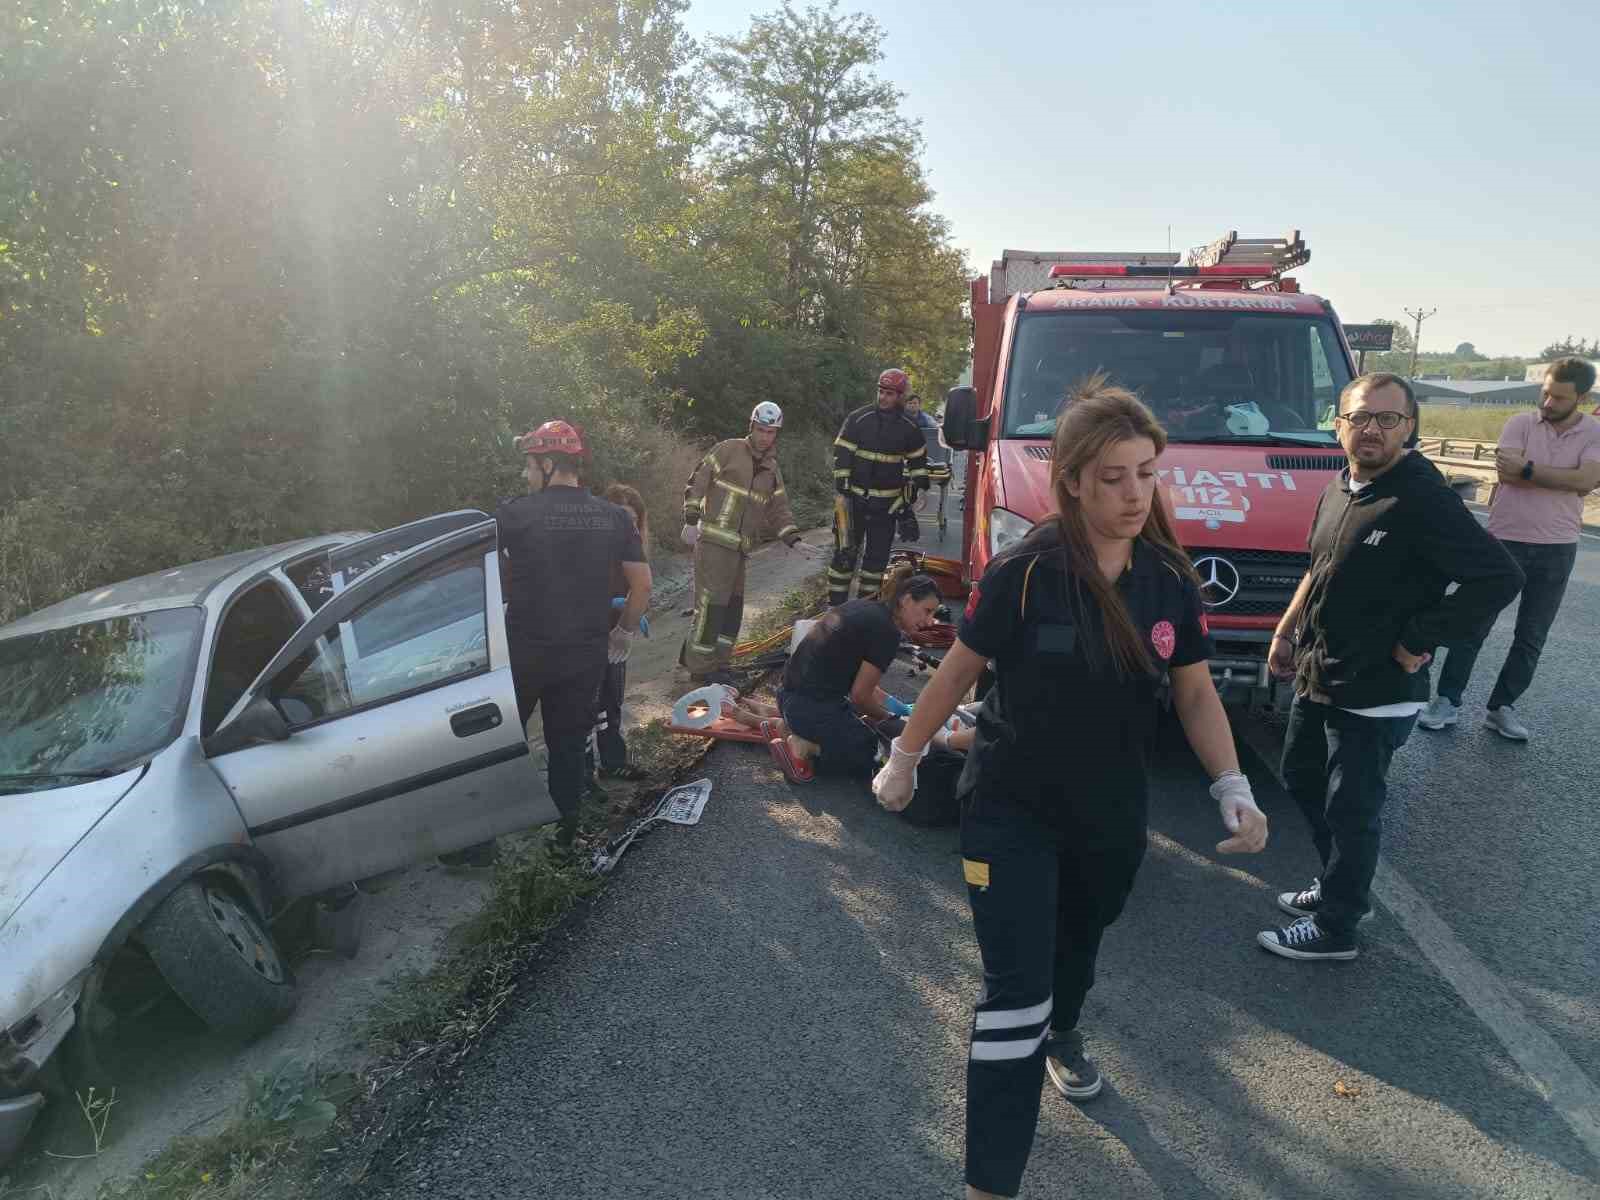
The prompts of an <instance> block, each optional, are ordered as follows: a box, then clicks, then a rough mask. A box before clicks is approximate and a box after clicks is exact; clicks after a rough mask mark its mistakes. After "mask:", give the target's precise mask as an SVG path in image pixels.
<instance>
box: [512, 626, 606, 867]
mask: <svg viewBox="0 0 1600 1200" xmlns="http://www.w3.org/2000/svg"><path fill="white" fill-rule="evenodd" d="M606 665H607V664H606V651H605V646H604V645H603V644H602V645H601V646H600V647H599V648H598V649H596V650H594V651H592V652H589V653H585V654H582V655H579V654H575V653H574V652H573V651H572V650H571V649H570V648H568V649H566V650H565V651H555V650H546V651H544V652H539V651H536V650H533V649H530V648H525V647H524V648H519V647H516V646H513V647H512V651H511V679H512V682H513V683H514V684H515V685H516V689H517V716H518V717H519V718H520V719H521V721H522V727H523V729H524V730H526V729H527V727H528V720H529V718H530V717H532V716H533V712H534V709H538V710H539V715H540V718H541V719H542V720H543V722H544V743H545V752H546V754H547V755H548V757H549V762H550V766H549V780H550V799H552V800H554V801H555V805H556V808H557V809H559V810H560V812H561V830H560V832H559V834H558V835H557V837H558V840H559V841H560V842H561V844H562V845H566V846H570V845H572V841H573V838H574V837H575V836H576V834H577V832H578V815H579V812H578V810H579V806H580V804H581V803H582V800H583V790H584V788H583V759H584V751H585V750H586V749H587V747H588V741H589V730H590V729H591V728H592V727H593V725H594V699H595V693H596V692H597V690H598V689H599V687H600V678H601V676H602V675H604V674H605V670H606Z"/></svg>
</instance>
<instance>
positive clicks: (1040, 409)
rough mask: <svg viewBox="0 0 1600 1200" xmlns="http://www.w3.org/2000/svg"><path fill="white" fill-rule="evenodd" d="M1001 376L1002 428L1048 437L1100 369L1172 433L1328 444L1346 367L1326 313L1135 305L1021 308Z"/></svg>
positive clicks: (1181, 437)
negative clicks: (1071, 395) (1069, 398)
mask: <svg viewBox="0 0 1600 1200" xmlns="http://www.w3.org/2000/svg"><path fill="white" fill-rule="evenodd" d="M1013 336H1014V338H1015V348H1014V349H1013V351H1012V353H1011V370H1010V374H1009V375H1008V377H1007V379H1006V393H1005V433H1004V436H1006V437H1011V438H1047V437H1049V436H1050V435H1051V434H1052V433H1054V432H1055V427H1056V417H1057V416H1058V415H1059V413H1060V411H1061V407H1062V404H1063V402H1064V400H1063V398H1064V397H1065V396H1066V395H1067V393H1068V392H1069V391H1070V390H1071V389H1072V388H1073V387H1074V386H1076V385H1077V384H1078V383H1079V382H1080V381H1081V380H1083V379H1085V378H1087V377H1088V376H1090V375H1093V374H1094V373H1095V372H1097V371H1104V372H1106V373H1107V374H1108V375H1109V376H1110V377H1111V381H1112V382H1113V383H1116V384H1120V385H1121V386H1123V387H1125V388H1128V389H1129V390H1131V391H1133V392H1135V393H1137V395H1138V396H1139V398H1140V399H1141V400H1143V401H1144V402H1145V403H1146V404H1148V405H1149V406H1150V409H1151V411H1153V412H1154V413H1155V415H1156V417H1157V419H1158V420H1160V422H1161V423H1162V425H1163V426H1165V427H1166V430H1167V436H1168V437H1169V438H1170V439H1171V440H1172V441H1175V442H1238V443H1242V444H1251V443H1257V444H1268V445H1270V444H1275V443H1277V444H1287V445H1296V446H1307V445H1309V446H1332V445H1334V444H1335V439H1334V435H1333V412H1334V405H1335V403H1336V402H1337V398H1338V395H1339V391H1340V389H1341V388H1343V387H1344V385H1345V384H1347V383H1349V382H1350V370H1349V366H1348V364H1347V361H1346V359H1345V357H1344V354H1343V352H1342V350H1341V348H1340V345H1339V339H1338V336H1337V334H1336V333H1335V332H1334V328H1333V322H1332V321H1331V320H1329V319H1328V318H1326V317H1314V316H1288V315H1283V316H1279V315H1270V316H1263V315H1260V314H1256V313H1233V312H1206V311H1201V312H1191V311H1179V310H1172V309H1160V310H1149V309H1129V310H1126V311H1121V312H1048V311H1046V312H1037V313H1024V314H1023V315H1022V316H1021V318H1020V319H1019V320H1018V323H1017V329H1016V333H1015V334H1014V335H1013Z"/></svg>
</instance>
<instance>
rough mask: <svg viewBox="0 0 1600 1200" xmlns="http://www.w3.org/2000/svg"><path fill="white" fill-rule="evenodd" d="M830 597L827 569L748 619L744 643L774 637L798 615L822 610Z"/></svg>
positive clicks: (745, 626) (806, 614)
mask: <svg viewBox="0 0 1600 1200" xmlns="http://www.w3.org/2000/svg"><path fill="white" fill-rule="evenodd" d="M827 599H828V576H827V572H825V571H818V572H817V573H816V575H814V576H813V577H812V578H810V579H807V580H806V581H805V582H804V583H800V584H796V585H795V586H794V587H792V588H790V589H789V590H788V591H787V592H785V593H784V596H783V599H781V600H779V601H778V603H777V604H775V605H773V606H772V607H771V608H769V609H767V610H766V611H765V612H763V613H762V614H761V615H760V616H758V617H757V618H756V619H755V620H753V621H750V622H747V623H746V624H745V625H744V627H743V628H741V629H740V630H739V640H740V641H741V642H757V641H760V640H761V639H763V638H768V637H771V636H772V635H773V634H775V633H777V632H778V631H779V630H782V629H787V628H788V627H789V626H791V625H793V624H794V623H795V620H796V618H799V617H805V616H811V615H813V614H815V613H818V612H821V611H822V607H823V605H824V604H825V603H826V602H827Z"/></svg>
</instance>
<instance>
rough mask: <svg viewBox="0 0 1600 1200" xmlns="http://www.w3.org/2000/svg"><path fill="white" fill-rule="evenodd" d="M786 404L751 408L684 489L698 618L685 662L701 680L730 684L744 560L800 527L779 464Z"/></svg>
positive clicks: (794, 539)
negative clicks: (742, 426) (744, 424)
mask: <svg viewBox="0 0 1600 1200" xmlns="http://www.w3.org/2000/svg"><path fill="white" fill-rule="evenodd" d="M782 428H783V410H782V409H781V408H779V407H778V406H777V405H776V404H774V403H772V402H771V401H770V400H763V401H762V402H761V403H760V404H758V405H756V406H755V408H754V409H753V410H752V411H751V413H750V431H749V433H748V434H747V435H746V436H745V437H742V438H729V439H728V440H727V441H725V442H718V443H717V444H716V445H715V446H713V447H712V448H711V452H710V453H709V454H707V455H706V456H705V458H703V459H702V460H701V461H700V465H699V467H697V468H696V469H695V472H694V474H693V475H692V476H690V477H689V486H688V487H686V488H685V489H684V491H683V542H684V545H686V546H692V547H693V548H694V620H693V621H692V622H691V623H690V625H689V636H688V637H687V638H686V639H684V643H683V653H682V655H681V657H680V660H679V661H680V662H681V663H682V664H683V665H684V666H685V667H687V668H689V674H690V677H691V678H692V679H693V680H694V682H695V683H697V684H705V683H728V682H731V681H732V679H731V676H729V674H728V663H729V661H730V660H731V659H732V657H733V646H734V642H735V641H736V640H737V639H738V637H739V625H740V623H741V622H742V621H743V620H744V573H745V558H746V557H747V556H748V555H749V554H750V552H751V551H752V550H754V549H755V548H756V547H757V546H759V545H761V544H762V543H763V542H767V541H773V540H777V541H781V542H784V543H786V544H787V545H788V546H789V548H790V549H793V548H794V546H795V545H796V544H797V543H798V542H799V541H800V529H799V527H798V526H796V525H795V523H794V517H793V515H792V514H791V513H790V511H789V497H788V496H787V495H786V494H785V493H784V490H783V475H782V473H781V472H780V471H779V470H778V457H777V446H778V431H779V430H780V429H782Z"/></svg>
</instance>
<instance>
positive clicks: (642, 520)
mask: <svg viewBox="0 0 1600 1200" xmlns="http://www.w3.org/2000/svg"><path fill="white" fill-rule="evenodd" d="M602 499H605V500H609V501H611V503H613V504H620V505H622V507H623V508H626V509H628V510H629V511H630V512H632V513H633V523H634V524H635V525H637V526H638V527H639V540H640V541H641V542H645V543H648V542H649V541H650V520H649V518H648V517H647V516H646V514H645V511H644V497H643V496H641V495H640V494H639V490H638V489H637V488H632V487H629V486H628V485H627V484H625V483H613V484H612V485H611V486H610V487H608V488H606V490H605V493H604V495H603V497H602Z"/></svg>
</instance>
